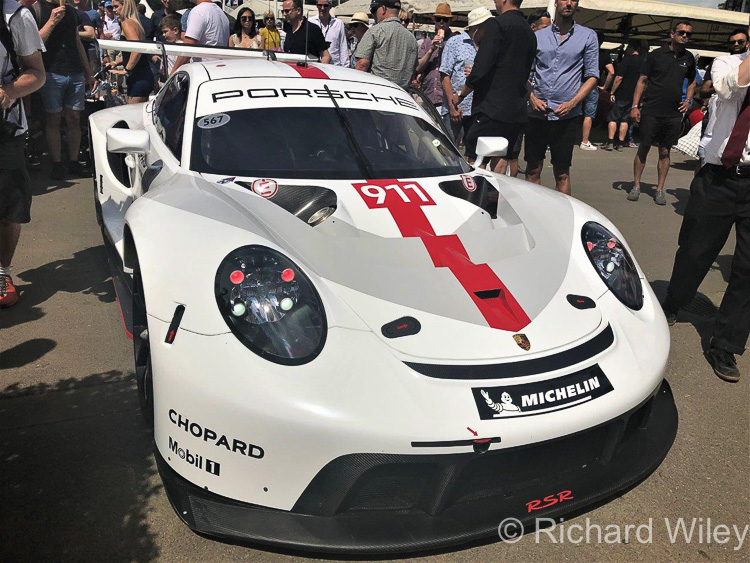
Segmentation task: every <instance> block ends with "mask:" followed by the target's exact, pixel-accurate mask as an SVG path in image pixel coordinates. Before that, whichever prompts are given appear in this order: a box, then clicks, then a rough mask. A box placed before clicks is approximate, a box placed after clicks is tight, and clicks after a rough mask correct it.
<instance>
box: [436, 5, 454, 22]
mask: <svg viewBox="0 0 750 563" xmlns="http://www.w3.org/2000/svg"><path fill="white" fill-rule="evenodd" d="M432 15H433V16H438V17H441V18H451V19H453V12H451V5H450V4H448V2H440V4H438V5H437V8H435V13H434V14H432Z"/></svg>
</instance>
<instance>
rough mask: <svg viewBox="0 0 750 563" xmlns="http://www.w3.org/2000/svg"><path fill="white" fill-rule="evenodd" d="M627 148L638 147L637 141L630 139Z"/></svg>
mask: <svg viewBox="0 0 750 563" xmlns="http://www.w3.org/2000/svg"><path fill="white" fill-rule="evenodd" d="M628 148H630V149H637V148H638V143H636V142H633V141H630V142H629V143H628Z"/></svg>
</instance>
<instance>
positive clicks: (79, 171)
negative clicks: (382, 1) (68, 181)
mask: <svg viewBox="0 0 750 563" xmlns="http://www.w3.org/2000/svg"><path fill="white" fill-rule="evenodd" d="M68 171H69V172H70V173H71V174H72V175H73V176H87V175H88V172H87V170H86V166H85V165H84V164H83V163H82V162H80V161H78V160H71V161H70V162H68Z"/></svg>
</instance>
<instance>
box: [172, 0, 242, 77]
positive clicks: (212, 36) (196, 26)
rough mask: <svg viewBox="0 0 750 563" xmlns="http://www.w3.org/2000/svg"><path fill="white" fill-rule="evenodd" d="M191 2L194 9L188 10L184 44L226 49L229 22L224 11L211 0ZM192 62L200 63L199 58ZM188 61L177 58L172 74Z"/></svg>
mask: <svg viewBox="0 0 750 563" xmlns="http://www.w3.org/2000/svg"><path fill="white" fill-rule="evenodd" d="M192 2H193V3H194V4H195V8H193V9H192V10H190V19H188V24H187V29H186V30H185V41H184V42H185V43H186V44H188V45H203V46H205V47H216V46H221V47H226V46H227V44H228V43H229V20H228V19H227V16H226V14H225V13H224V10H222V9H221V8H220V7H219V6H217V5H216V4H214V3H213V2H212V1H211V0H192ZM193 60H194V61H200V59H199V58H193ZM189 61H190V57H183V56H180V57H177V60H176V61H175V63H174V67H173V68H172V74H174V73H175V72H177V70H178V69H179V68H180V67H181V66H182V65H184V64H187V63H188V62H189Z"/></svg>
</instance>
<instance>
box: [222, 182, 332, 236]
mask: <svg viewBox="0 0 750 563" xmlns="http://www.w3.org/2000/svg"><path fill="white" fill-rule="evenodd" d="M236 183H237V184H239V185H240V186H242V187H244V188H247V189H248V190H251V191H252V182H236ZM268 200H269V201H271V202H273V203H275V204H276V205H278V206H279V207H282V208H284V209H286V210H287V211H288V212H289V213H291V214H292V215H294V216H295V217H297V218H299V219H300V220H302V221H304V222H305V223H307V224H309V225H310V226H312V227H315V226H317V225H319V224H321V223H322V222H323V221H325V220H326V219H328V217H330V216H331V215H333V213H334V211H336V205H337V201H338V200H337V199H336V192H334V191H333V190H329V189H328V188H323V187H321V186H283V185H280V186H279V189H278V191H277V192H276V193H275V194H274V195H273V196H271V197H270V198H268Z"/></svg>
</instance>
